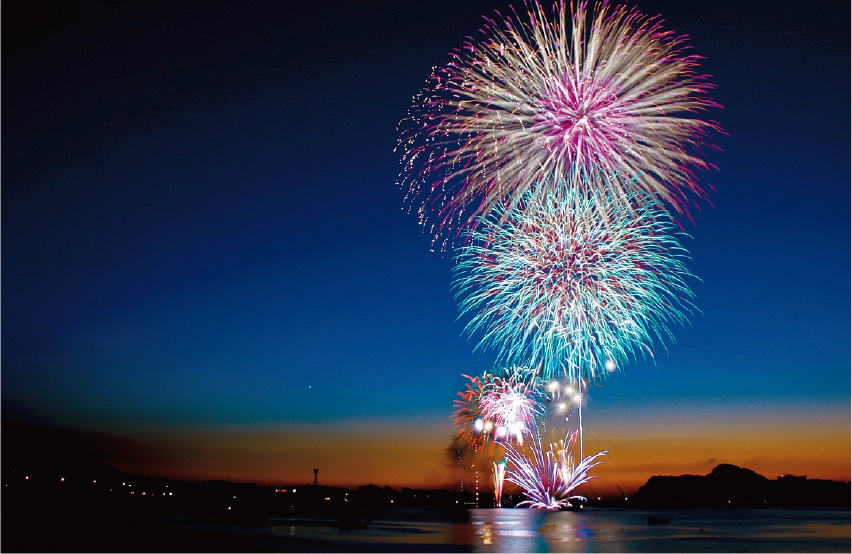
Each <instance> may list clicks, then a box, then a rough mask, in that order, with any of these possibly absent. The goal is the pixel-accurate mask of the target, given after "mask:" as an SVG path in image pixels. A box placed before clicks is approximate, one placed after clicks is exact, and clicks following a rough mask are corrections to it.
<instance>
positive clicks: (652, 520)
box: [648, 516, 672, 525]
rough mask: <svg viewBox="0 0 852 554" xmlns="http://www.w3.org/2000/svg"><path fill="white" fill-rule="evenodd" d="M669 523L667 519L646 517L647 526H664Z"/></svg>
mask: <svg viewBox="0 0 852 554" xmlns="http://www.w3.org/2000/svg"><path fill="white" fill-rule="evenodd" d="M671 522H672V520H670V519H669V518H667V517H657V516H648V525H665V524H666V523H671Z"/></svg>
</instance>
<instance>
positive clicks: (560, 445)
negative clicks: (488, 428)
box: [505, 430, 607, 509]
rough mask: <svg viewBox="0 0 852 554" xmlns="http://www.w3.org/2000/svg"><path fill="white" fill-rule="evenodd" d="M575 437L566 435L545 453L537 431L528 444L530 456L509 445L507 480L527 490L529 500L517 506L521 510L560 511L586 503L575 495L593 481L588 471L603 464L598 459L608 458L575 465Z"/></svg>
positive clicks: (601, 454) (599, 454) (587, 458)
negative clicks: (576, 491)
mask: <svg viewBox="0 0 852 554" xmlns="http://www.w3.org/2000/svg"><path fill="white" fill-rule="evenodd" d="M576 436H577V435H576V432H575V433H574V434H573V435H570V434H566V436H565V439H563V440H560V441H559V442H557V443H550V444H549V448H548V449H547V450H545V449H544V448H543V446H542V440H541V433H540V432H539V431H538V430H536V432H535V433H534V434H533V436H532V437H533V438H532V441H531V442H530V445H529V454H526V453H524V452H523V451H522V450H521V448H519V447H518V446H515V445H514V444H511V443H510V444H506V454H505V456H506V459H507V460H508V462H509V469H508V471H507V472H506V477H505V479H506V481H509V482H511V483H515V484H516V485H518V486H519V487H521V488H522V489H524V494H526V496H527V498H528V499H529V500H526V501H524V502H521V503H520V504H518V507H520V506H529V507H530V508H545V509H557V508H561V507H567V506H571V501H572V500H580V501H585V500H586V499H585V498H583V497H582V496H579V495H575V494H572V493H573V491H574V490H575V489H576V488H577V487H579V486H580V485H582V484H583V483H586V482H588V481H589V480H591V479H594V477H593V476H590V475H589V474H588V472H589V471H590V470H591V469H592V468H593V467H595V466H596V465H598V464H601V463H603V462H602V461H599V462H596V461H595V460H597V459H598V458H600V457H602V456H604V455H606V453H607V451H606V450H604V451H603V452H599V453H597V454H595V455H594V456H588V457H586V458H583V459H582V460H581V461H580V463H579V464H576V465H575V464H574V452H573V450H572V449H571V445H572V444H573V442H575V441H576Z"/></svg>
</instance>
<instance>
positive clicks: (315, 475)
mask: <svg viewBox="0 0 852 554" xmlns="http://www.w3.org/2000/svg"><path fill="white" fill-rule="evenodd" d="M317 473H319V468H318V467H315V468H314V485H316V484H317Z"/></svg>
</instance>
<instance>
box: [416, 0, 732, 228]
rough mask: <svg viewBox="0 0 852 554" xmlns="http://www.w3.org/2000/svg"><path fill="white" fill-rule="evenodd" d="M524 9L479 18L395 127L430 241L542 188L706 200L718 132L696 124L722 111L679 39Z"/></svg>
mask: <svg viewBox="0 0 852 554" xmlns="http://www.w3.org/2000/svg"><path fill="white" fill-rule="evenodd" d="M527 8H528V13H527V18H528V21H527V20H521V18H520V17H518V15H517V14H515V15H514V17H512V16H509V17H505V18H503V17H502V16H501V17H500V18H499V19H497V20H491V19H488V18H486V24H485V26H484V27H483V28H482V29H481V38H480V40H474V39H469V40H468V41H467V42H465V44H464V47H463V48H462V49H460V50H457V51H455V52H453V53H452V54H451V56H452V60H451V61H450V63H448V64H447V65H446V66H444V67H442V68H440V69H437V70H436V71H435V72H434V73H433V74H432V77H431V81H430V87H429V88H428V89H427V90H424V91H423V92H421V94H420V95H418V97H416V98H415V102H414V105H413V106H412V109H411V110H410V111H409V117H408V118H407V119H405V120H404V121H403V132H402V134H401V136H400V141H399V148H400V149H401V150H402V152H403V154H402V160H403V170H402V173H401V175H400V177H401V182H402V184H403V187H404V188H408V191H409V194H408V199H409V200H410V201H413V202H422V205H421V207H420V209H419V215H420V221H421V223H423V224H427V222H429V221H430V220H431V222H432V224H431V226H430V231H431V232H432V233H433V234H434V236H435V238H438V237H440V236H441V235H442V234H444V231H446V230H448V229H456V230H458V228H459V227H460V228H464V227H466V226H468V225H470V224H472V223H473V221H474V220H475V218H476V217H479V216H483V215H488V214H489V213H490V212H491V210H492V209H493V207H494V206H495V205H497V204H498V203H499V202H500V201H502V200H505V199H506V198H507V197H508V198H520V196H521V195H522V194H523V193H524V192H525V191H526V190H527V189H528V188H529V187H530V186H531V185H532V184H533V183H536V182H542V181H553V180H559V181H568V182H569V183H572V184H573V185H574V186H576V187H578V188H584V187H588V186H589V185H592V186H594V187H597V188H599V189H604V188H606V189H608V190H609V192H610V193H611V194H612V195H614V196H615V197H617V198H620V197H623V196H625V194H624V193H626V192H629V191H632V192H636V191H637V189H638V190H643V191H645V192H648V193H651V196H658V197H659V198H660V199H662V200H663V201H665V202H666V203H667V204H669V205H670V206H672V207H673V208H674V209H675V210H676V211H677V212H678V213H686V212H687V205H688V203H689V202H690V198H691V197H692V198H701V197H706V194H705V192H704V191H703V189H702V188H701V186H700V185H699V184H698V183H697V182H696V176H695V173H694V170H695V169H707V168H709V167H710V165H709V164H708V163H707V162H705V161H704V160H703V159H702V158H700V157H699V155H698V154H699V152H698V150H699V148H698V147H700V146H701V145H703V144H705V143H706V139H707V136H708V134H709V133H710V132H711V131H721V129H720V127H719V126H718V124H716V123H715V122H712V121H705V120H702V119H700V118H699V117H697V114H698V112H702V111H705V110H707V109H709V108H712V107H718V104H716V103H715V102H713V101H712V100H711V99H710V97H709V96H708V93H709V91H710V90H712V89H713V88H714V87H713V85H712V84H710V83H709V82H708V80H707V75H703V74H700V73H699V72H698V68H699V60H700V59H701V58H699V57H698V56H696V55H692V54H688V53H687V50H688V47H687V45H686V36H677V35H675V34H673V33H672V32H670V31H666V30H664V28H663V26H662V20H661V19H660V18H659V17H647V16H644V15H642V14H641V13H640V12H639V11H637V10H636V9H635V8H627V7H624V6H618V7H612V6H610V5H609V4H607V3H606V2H605V3H603V4H598V5H596V6H595V9H594V10H593V11H592V13H591V26H590V27H589V28H588V29H587V27H586V24H587V12H586V4H585V3H581V4H579V6H578V7H577V8H576V10H574V9H572V10H571V12H572V13H568V10H566V6H565V3H564V2H562V1H560V2H559V3H558V4H557V5H556V6H555V7H554V10H553V12H554V13H553V20H551V19H549V18H548V17H546V15H545V12H544V10H543V9H542V7H541V5H540V4H539V3H538V2H537V1H532V2H531V3H529V4H528V5H527ZM498 15H499V14H498ZM583 174H586V175H588V174H596V175H610V176H613V177H609V178H602V179H594V180H588V179H583V178H582V175H583ZM641 197H642V196H638V197H637V196H634V198H641Z"/></svg>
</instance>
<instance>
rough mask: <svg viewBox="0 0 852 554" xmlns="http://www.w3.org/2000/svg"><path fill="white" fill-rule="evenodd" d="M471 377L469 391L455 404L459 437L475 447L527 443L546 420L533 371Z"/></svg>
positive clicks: (465, 391)
mask: <svg viewBox="0 0 852 554" xmlns="http://www.w3.org/2000/svg"><path fill="white" fill-rule="evenodd" d="M464 377H467V379H468V381H469V382H468V383H467V385H466V386H465V390H463V391H462V392H460V393H459V397H460V400H456V401H455V406H456V412H455V423H456V427H457V428H458V430H459V435H460V436H461V437H462V439H464V440H465V441H467V443H468V444H469V445H470V446H472V447H479V446H484V445H486V444H491V443H493V441H494V440H509V441H512V440H515V441H518V442H519V443H521V444H522V443H523V441H524V435H526V434H528V433H529V432H530V431H531V429H533V428H534V427H535V425H536V420H537V419H540V418H542V417H544V416H545V414H546V410H545V408H544V406H543V404H542V400H543V396H542V394H541V392H540V388H541V387H540V386H539V380H538V378H537V377H536V376H535V373H533V372H532V371H531V370H529V368H525V367H513V368H509V369H504V370H501V371H498V373H497V374H496V375H495V374H491V373H485V374H483V375H482V376H480V377H470V376H468V375H465V376H464Z"/></svg>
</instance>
